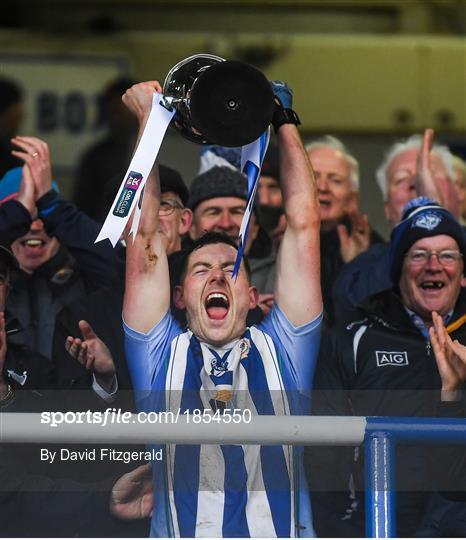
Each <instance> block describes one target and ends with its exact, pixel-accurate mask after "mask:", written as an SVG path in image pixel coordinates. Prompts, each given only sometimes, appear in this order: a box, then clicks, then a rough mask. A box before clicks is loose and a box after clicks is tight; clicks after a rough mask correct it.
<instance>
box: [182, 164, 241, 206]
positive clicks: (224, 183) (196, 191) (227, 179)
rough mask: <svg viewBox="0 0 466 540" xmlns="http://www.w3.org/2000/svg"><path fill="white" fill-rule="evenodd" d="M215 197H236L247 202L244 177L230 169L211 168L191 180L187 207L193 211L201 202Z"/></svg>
mask: <svg viewBox="0 0 466 540" xmlns="http://www.w3.org/2000/svg"><path fill="white" fill-rule="evenodd" d="M216 197H238V198H239V199H244V200H247V198H248V182H247V180H246V177H245V176H244V175H242V174H241V173H240V172H239V171H237V170H234V169H231V168H230V167H212V169H209V170H208V171H206V172H204V173H202V174H200V175H198V176H196V178H195V179H194V180H193V182H192V184H191V190H190V193H189V201H188V207H189V208H191V210H193V211H194V210H195V208H196V207H197V206H198V205H199V204H200V203H201V202H203V201H207V200H208V199H214V198H216Z"/></svg>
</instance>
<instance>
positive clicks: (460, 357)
mask: <svg viewBox="0 0 466 540" xmlns="http://www.w3.org/2000/svg"><path fill="white" fill-rule="evenodd" d="M432 322H433V326H431V327H430V328H429V337H430V342H431V344H432V349H433V351H434V354H435V360H436V362H437V367H438V370H439V373H440V378H441V379H442V389H441V396H442V401H456V400H458V399H460V398H461V390H462V387H463V385H464V382H465V381H466V346H464V345H462V344H461V343H460V342H459V341H458V340H457V339H455V340H452V339H451V337H450V335H449V334H448V331H447V329H446V328H445V325H444V323H443V319H442V317H441V316H440V315H439V314H438V313H436V312H435V311H434V312H432Z"/></svg>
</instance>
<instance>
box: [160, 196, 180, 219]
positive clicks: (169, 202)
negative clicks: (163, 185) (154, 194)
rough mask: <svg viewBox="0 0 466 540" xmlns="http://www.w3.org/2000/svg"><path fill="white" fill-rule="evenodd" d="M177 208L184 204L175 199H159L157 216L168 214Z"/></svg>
mask: <svg viewBox="0 0 466 540" xmlns="http://www.w3.org/2000/svg"><path fill="white" fill-rule="evenodd" d="M177 208H179V209H180V210H183V208H184V206H183V205H182V204H181V203H179V202H178V201H176V200H175V199H164V200H163V201H160V206H159V216H170V215H171V214H173V212H174V211H175V210H176V209H177Z"/></svg>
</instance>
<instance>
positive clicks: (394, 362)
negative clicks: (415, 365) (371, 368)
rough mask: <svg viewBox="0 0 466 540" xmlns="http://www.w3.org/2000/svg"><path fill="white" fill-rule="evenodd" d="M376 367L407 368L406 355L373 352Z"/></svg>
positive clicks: (404, 352) (402, 353) (393, 352)
mask: <svg viewBox="0 0 466 540" xmlns="http://www.w3.org/2000/svg"><path fill="white" fill-rule="evenodd" d="M375 356H376V358H377V367H383V366H407V365H408V364H409V362H408V353H407V352H406V351H402V352H396V351H375Z"/></svg>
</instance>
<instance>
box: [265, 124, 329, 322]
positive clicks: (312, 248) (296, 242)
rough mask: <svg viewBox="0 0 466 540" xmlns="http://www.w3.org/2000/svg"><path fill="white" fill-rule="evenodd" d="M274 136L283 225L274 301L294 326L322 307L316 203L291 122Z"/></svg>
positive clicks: (312, 180) (310, 174) (307, 164)
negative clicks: (277, 159)
mask: <svg viewBox="0 0 466 540" xmlns="http://www.w3.org/2000/svg"><path fill="white" fill-rule="evenodd" d="M277 136H278V144H279V151H280V178H281V184H282V191H283V201H284V208H285V215H286V220H287V227H286V230H285V234H284V236H283V240H282V242H281V245H280V249H279V252H278V257H277V277H276V281H275V301H276V302H277V304H278V306H279V307H280V309H281V310H282V311H283V312H284V313H285V315H286V316H287V318H288V320H289V321H290V322H291V323H292V324H293V325H295V326H300V325H302V324H304V323H306V322H309V321H311V320H312V319H314V318H315V317H316V316H317V315H318V314H319V313H320V312H321V311H322V293H321V288H320V247H319V244H320V242H319V240H320V237H319V235H320V232H319V231H320V215H319V202H318V199H317V190H316V182H315V178H314V173H313V171H312V167H311V163H310V161H309V158H308V156H307V154H306V152H305V150H304V147H303V144H302V141H301V138H300V136H299V133H298V130H297V128H296V126H295V125H293V124H284V125H282V126H281V127H280V128H279V129H278V133H277Z"/></svg>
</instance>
